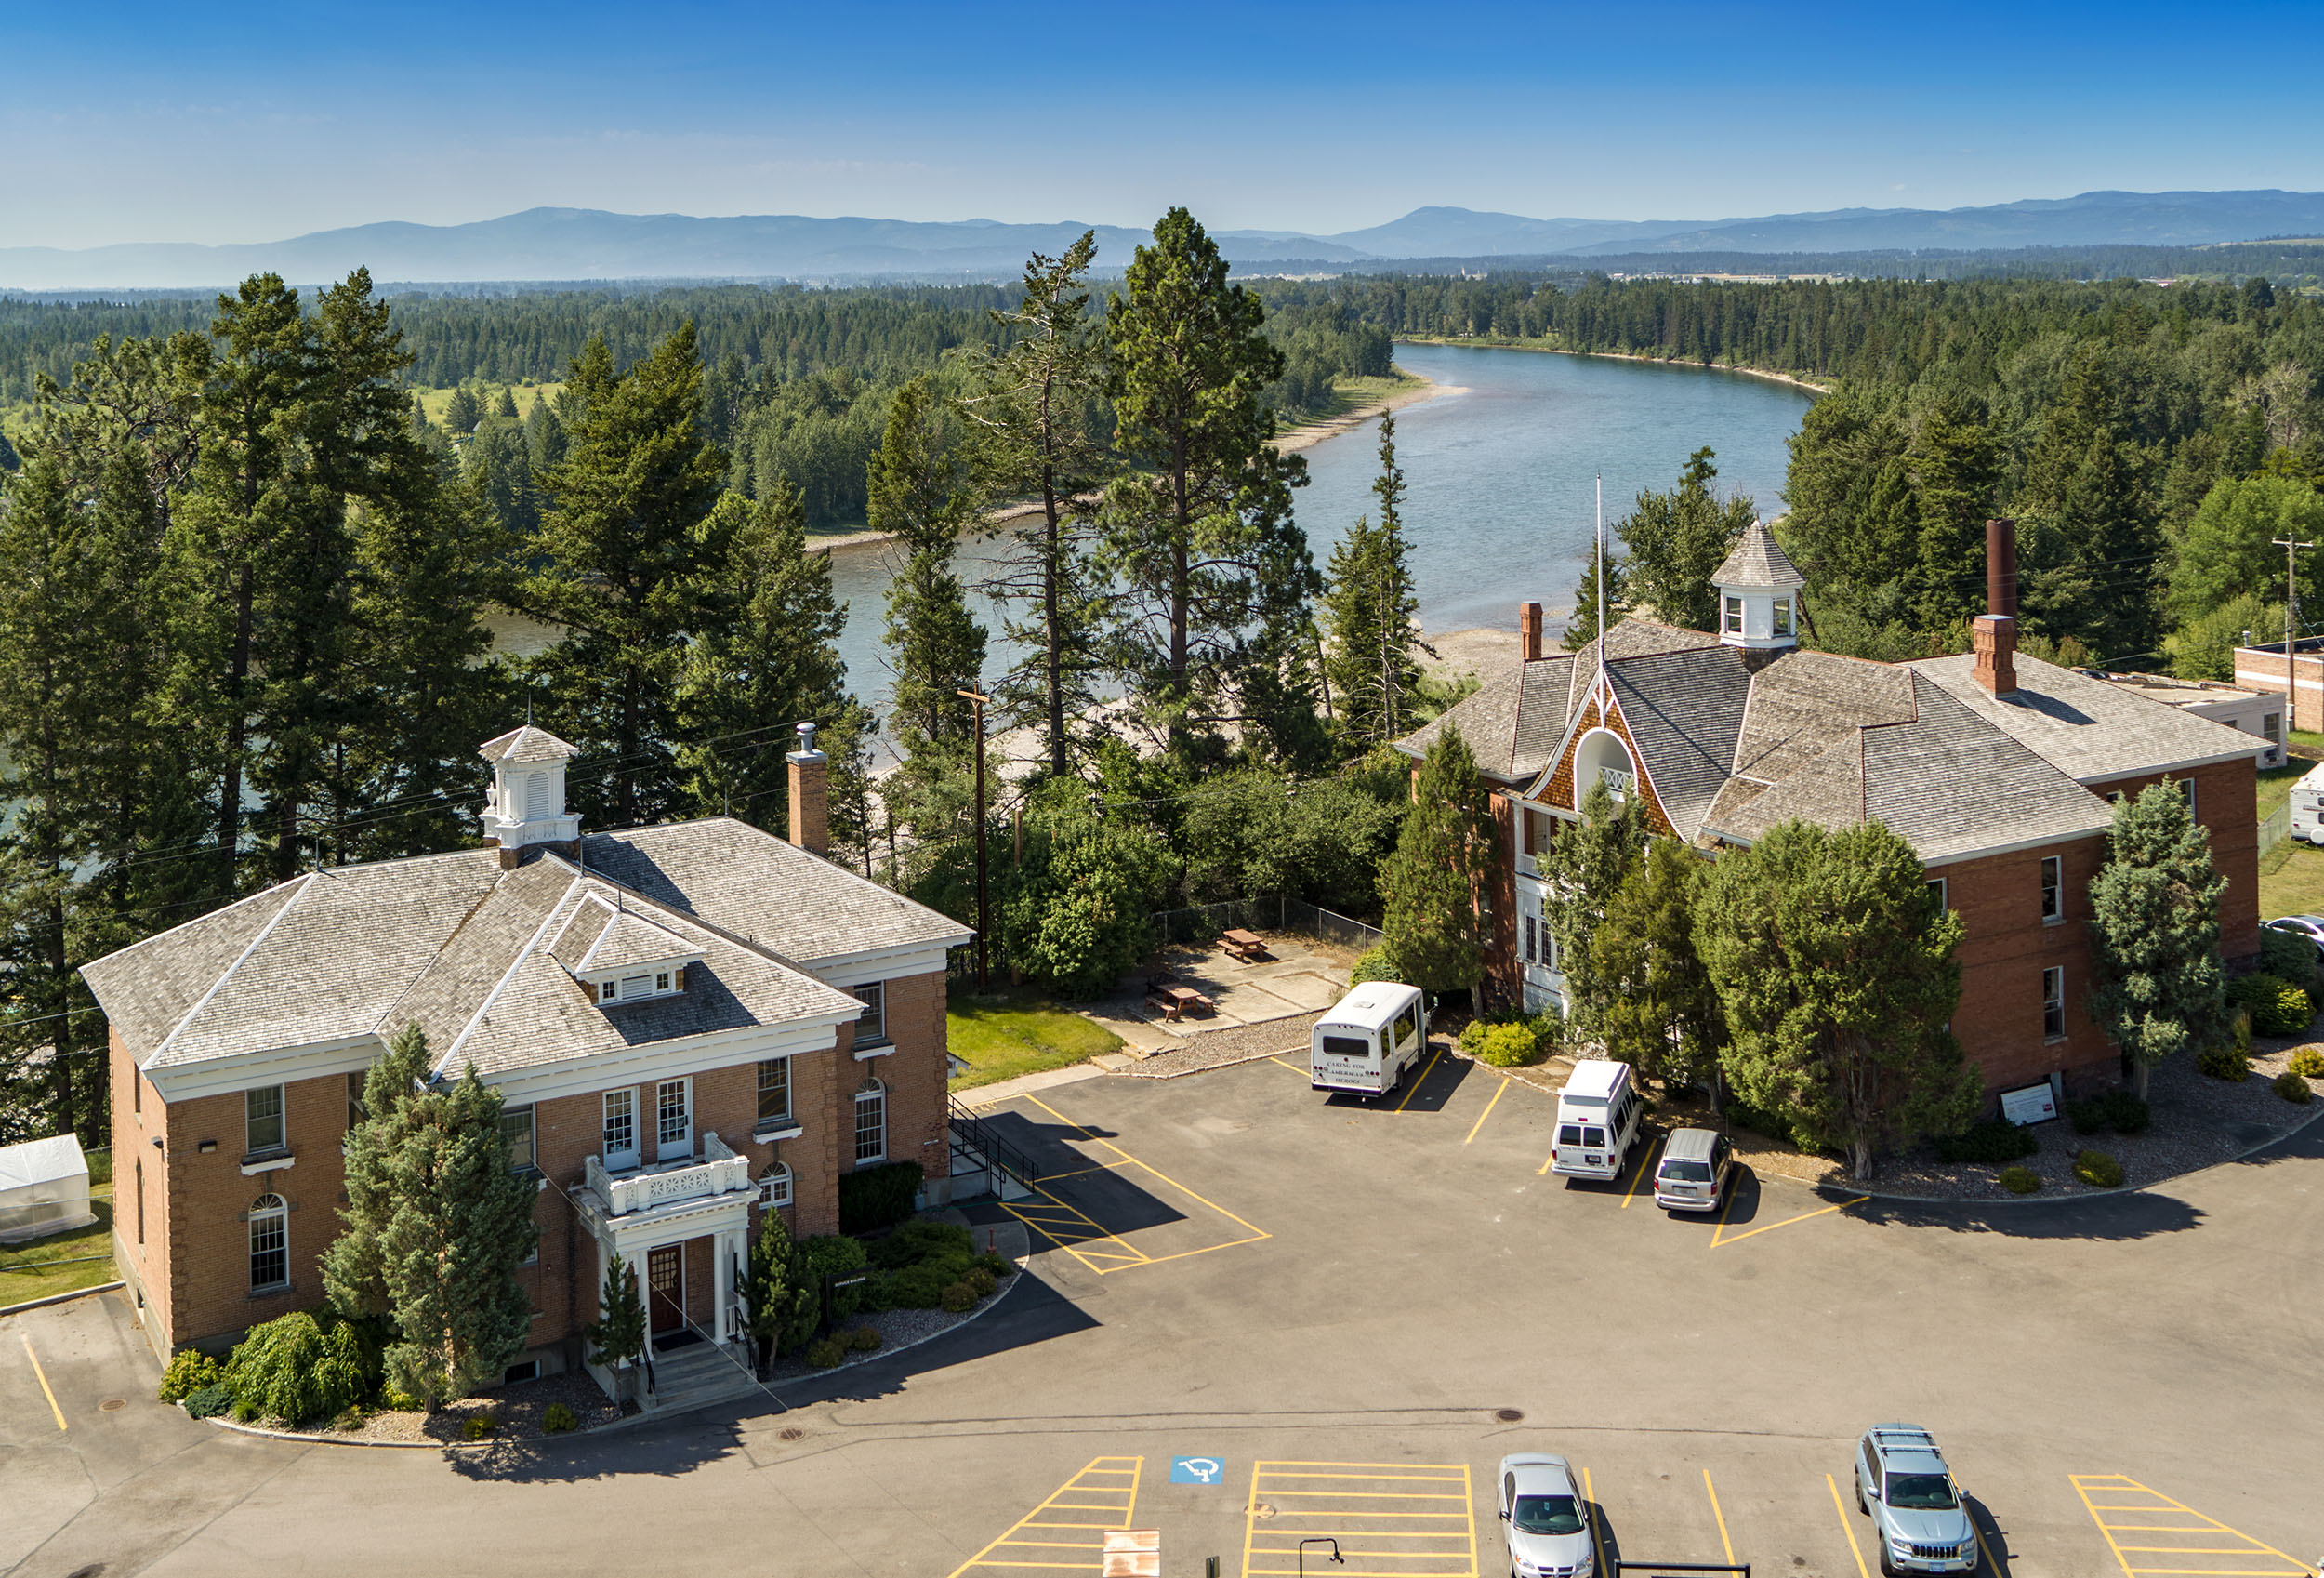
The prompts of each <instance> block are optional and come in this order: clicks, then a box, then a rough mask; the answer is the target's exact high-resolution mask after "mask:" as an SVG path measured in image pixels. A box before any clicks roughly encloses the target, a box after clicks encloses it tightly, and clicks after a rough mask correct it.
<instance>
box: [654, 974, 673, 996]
mask: <svg viewBox="0 0 2324 1578" xmlns="http://www.w3.org/2000/svg"><path fill="white" fill-rule="evenodd" d="M669 976H670V973H669V972H668V971H667V970H656V971H654V996H655V997H664V996H667V994H668V993H669V991H670V989H671V988H670V984H669Z"/></svg>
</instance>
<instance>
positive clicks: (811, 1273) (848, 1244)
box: [799, 1233, 870, 1329]
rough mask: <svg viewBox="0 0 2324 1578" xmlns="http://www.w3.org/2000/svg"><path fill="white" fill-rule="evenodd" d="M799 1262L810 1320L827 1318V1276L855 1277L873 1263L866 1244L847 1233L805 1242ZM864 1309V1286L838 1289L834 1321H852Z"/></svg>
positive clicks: (822, 1235)
mask: <svg viewBox="0 0 2324 1578" xmlns="http://www.w3.org/2000/svg"><path fill="white" fill-rule="evenodd" d="M869 1264H870V1262H869V1260H868V1258H867V1257H866V1256H865V1253H864V1246H863V1244H862V1242H861V1241H859V1240H855V1239H851V1238H849V1237H847V1236H846V1235H845V1234H843V1233H818V1234H816V1235H815V1236H814V1237H813V1238H812V1239H801V1240H799V1265H800V1266H801V1267H802V1268H803V1273H804V1277H803V1280H804V1282H805V1285H806V1287H807V1289H808V1292H809V1298H808V1303H807V1317H808V1319H810V1320H821V1319H823V1280H824V1279H825V1277H849V1276H852V1275H854V1274H855V1273H856V1272H858V1271H861V1270H863V1269H864V1268H865V1266H867V1265H869ZM863 1307H864V1286H863V1284H862V1283H858V1284H857V1285H855V1286H854V1287H852V1288H839V1289H837V1290H835V1291H834V1292H833V1293H832V1294H831V1319H832V1320H833V1321H834V1322H838V1321H844V1320H848V1319H852V1318H853V1317H854V1315H855V1313H856V1312H857V1311H858V1310H860V1309H862V1308H863ZM811 1329H812V1328H811Z"/></svg>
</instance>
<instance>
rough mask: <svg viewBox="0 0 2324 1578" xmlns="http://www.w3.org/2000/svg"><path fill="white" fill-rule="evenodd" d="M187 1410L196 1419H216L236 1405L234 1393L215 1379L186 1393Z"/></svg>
mask: <svg viewBox="0 0 2324 1578" xmlns="http://www.w3.org/2000/svg"><path fill="white" fill-rule="evenodd" d="M185 1402H186V1412H188V1413H190V1414H191V1415H192V1416H193V1417H194V1418H196V1419H215V1418H217V1417H218V1415H219V1414H221V1413H223V1412H226V1411H227V1410H228V1409H230V1408H231V1407H233V1406H234V1394H233V1393H231V1392H230V1391H228V1390H227V1389H226V1388H225V1387H224V1386H219V1385H218V1383H217V1382H215V1381H213V1382H211V1383H210V1384H209V1385H208V1386H196V1387H195V1388H194V1389H193V1390H192V1391H190V1392H188V1393H187V1394H186V1398H185Z"/></svg>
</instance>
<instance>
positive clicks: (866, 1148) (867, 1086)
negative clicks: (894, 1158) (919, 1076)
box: [855, 1080, 888, 1167]
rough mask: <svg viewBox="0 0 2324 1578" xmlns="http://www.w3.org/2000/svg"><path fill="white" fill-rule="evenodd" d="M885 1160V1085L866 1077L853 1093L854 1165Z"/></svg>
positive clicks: (886, 1151)
mask: <svg viewBox="0 0 2324 1578" xmlns="http://www.w3.org/2000/svg"><path fill="white" fill-rule="evenodd" d="M885 1160H888V1087H887V1086H885V1085H883V1084H881V1083H880V1082H879V1081H878V1080H866V1081H864V1088H863V1089H861V1090H859V1091H857V1092H856V1093H855V1165H856V1166H858V1167H861V1166H863V1165H864V1164H865V1163H866V1162H870V1161H885Z"/></svg>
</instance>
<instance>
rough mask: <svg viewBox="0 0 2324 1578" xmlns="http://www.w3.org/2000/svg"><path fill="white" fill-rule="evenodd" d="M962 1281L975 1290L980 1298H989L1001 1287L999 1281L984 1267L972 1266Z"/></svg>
mask: <svg viewBox="0 0 2324 1578" xmlns="http://www.w3.org/2000/svg"><path fill="white" fill-rule="evenodd" d="M960 1280H962V1281H963V1282H966V1283H967V1284H968V1285H969V1286H970V1287H971V1288H974V1289H975V1290H976V1296H977V1297H979V1298H989V1297H990V1296H992V1292H993V1290H994V1289H995V1288H997V1287H999V1286H1000V1281H999V1280H998V1279H997V1278H996V1277H995V1276H994V1275H993V1274H992V1273H991V1272H990V1271H987V1270H985V1269H984V1267H983V1266H970V1267H969V1269H968V1271H967V1273H966V1274H964V1275H963V1276H962V1277H961V1279H960Z"/></svg>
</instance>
